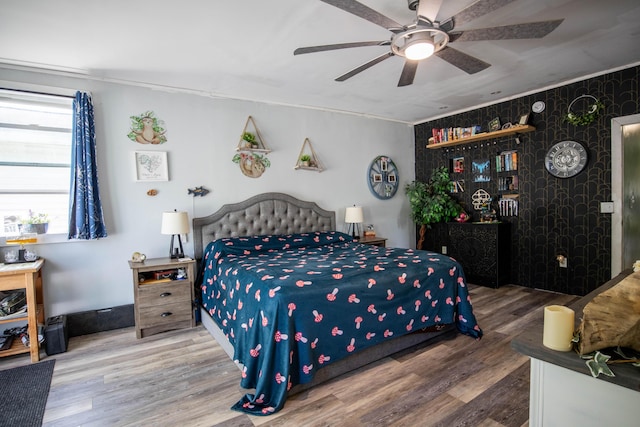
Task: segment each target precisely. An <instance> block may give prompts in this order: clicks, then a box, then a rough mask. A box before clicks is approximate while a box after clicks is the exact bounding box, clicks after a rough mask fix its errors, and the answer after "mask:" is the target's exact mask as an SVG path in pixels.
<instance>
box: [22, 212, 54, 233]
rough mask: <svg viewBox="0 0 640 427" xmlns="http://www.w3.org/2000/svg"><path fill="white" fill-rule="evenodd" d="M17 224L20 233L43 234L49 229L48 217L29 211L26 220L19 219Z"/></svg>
mask: <svg viewBox="0 0 640 427" xmlns="http://www.w3.org/2000/svg"><path fill="white" fill-rule="evenodd" d="M21 222H22V224H19V228H20V232H21V233H37V234H45V233H46V232H47V230H48V228H49V215H47V214H43V213H34V212H31V211H29V216H28V217H27V218H22V219H21Z"/></svg>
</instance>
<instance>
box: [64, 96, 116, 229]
mask: <svg viewBox="0 0 640 427" xmlns="http://www.w3.org/2000/svg"><path fill="white" fill-rule="evenodd" d="M72 138H73V139H72V146H71V188H70V191H69V239H79V240H90V239H99V238H101V237H107V229H106V227H105V224H104V215H103V213H102V203H101V202H100V192H99V190H98V168H97V162H96V136H95V124H94V116H93V104H92V103H91V96H90V95H89V94H87V93H83V92H76V96H75V99H74V101H73V128H72Z"/></svg>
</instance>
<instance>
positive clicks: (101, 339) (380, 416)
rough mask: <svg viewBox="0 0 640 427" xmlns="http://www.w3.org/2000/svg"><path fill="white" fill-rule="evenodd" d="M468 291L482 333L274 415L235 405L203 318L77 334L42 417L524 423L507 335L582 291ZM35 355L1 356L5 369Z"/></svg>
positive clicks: (230, 373) (393, 361)
mask: <svg viewBox="0 0 640 427" xmlns="http://www.w3.org/2000/svg"><path fill="white" fill-rule="evenodd" d="M470 292H471V298H472V303H473V306H474V311H475V313H476V316H477V318H478V321H479V323H480V326H481V327H482V328H483V330H484V333H485V336H484V337H483V338H482V340H480V341H476V340H474V339H472V338H470V337H467V336H462V335H456V334H451V335H449V336H447V337H445V338H443V339H440V340H439V341H438V342H436V343H432V344H431V345H419V346H417V347H414V348H412V349H409V350H405V351H403V352H400V353H396V354H394V355H393V356H391V357H388V358H386V359H383V360H381V361H378V362H375V363H373V364H370V365H368V366H366V367H364V368H361V369H359V370H357V371H354V372H351V373H348V374H345V375H343V376H341V377H339V378H337V379H334V380H331V381H329V382H326V383H324V384H321V385H319V386H317V387H315V388H313V389H311V390H308V391H306V392H303V393H300V394H298V395H296V396H292V397H290V398H289V399H288V401H287V403H286V405H285V407H284V409H283V410H282V411H280V412H278V413H276V414H274V415H271V416H268V417H254V416H248V415H246V414H242V413H239V412H235V411H231V410H230V409H229V408H230V406H231V405H232V404H233V403H235V402H236V401H237V400H238V399H239V398H240V397H241V396H242V394H243V392H242V391H241V389H240V388H239V383H240V371H239V370H238V369H237V368H236V366H235V365H234V364H233V362H231V361H230V360H229V358H228V357H227V355H226V354H225V353H224V351H223V350H222V348H221V347H220V346H219V345H218V344H217V343H216V342H215V341H214V340H213V339H212V338H211V337H210V336H209V334H208V333H207V331H206V330H205V329H204V328H202V327H201V326H199V327H197V328H194V329H189V330H180V331H173V332H168V333H164V334H160V335H155V336H151V337H148V338H144V339H142V340H137V339H136V338H135V330H134V328H127V329H120V330H116V331H109V332H103V333H98V334H92V335H86V336H81V337H74V338H71V340H70V342H69V348H68V351H67V352H66V353H63V354H58V355H54V356H49V357H48V358H55V359H56V365H55V370H54V374H53V380H52V384H51V391H50V393H49V399H48V402H47V407H46V411H45V415H44V426H47V427H50V426H80V425H82V426H229V427H231V426H234V427H242V426H368V427H369V426H447V427H450V426H483V427H499V426H504V427H520V426H527V425H528V408H529V361H528V358H526V357H524V356H522V355H520V354H518V353H516V352H514V351H513V350H511V348H510V346H509V343H510V341H511V339H512V338H513V337H514V336H515V335H517V334H518V333H520V332H521V331H522V330H524V328H527V327H530V326H531V325H532V324H533V323H534V322H542V313H543V311H542V308H543V307H544V306H546V305H550V304H563V305H566V304H570V303H571V302H572V301H574V300H575V299H576V297H573V296H568V295H561V294H555V293H549V292H543V291H537V290H532V289H528V288H522V287H518V286H511V285H509V286H504V287H501V288H499V289H491V288H485V287H481V286H473V285H472V286H470ZM541 339H542V337H541ZM42 355H43V356H44V357H47V356H46V355H45V354H44V352H42ZM28 363H29V359H28V356H16V357H11V358H6V359H0V369H5V368H8V367H11V366H17V365H23V364H28Z"/></svg>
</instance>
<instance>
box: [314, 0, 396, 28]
mask: <svg viewBox="0 0 640 427" xmlns="http://www.w3.org/2000/svg"><path fill="white" fill-rule="evenodd" d="M321 1H322V2H324V3H327V4H330V5H331V6H335V7H337V8H338V9H342V10H344V11H345V12H349V13H351V14H353V15H356V16H358V17H360V18H362V19H365V20H367V21H369V22H373V23H374V24H376V25H380V26H381V27H383V28H386V29H387V30H390V31H393V30H396V31H401V30H402V28H403V26H402V25H401V24H399V23H397V22H396V21H394V20H393V19H391V18H388V17H386V16H384V15H383V14H381V13H380V12H377V11H375V10H373V9H371V8H370V7H369V6H365V5H363V4H362V3H359V2H357V1H355V0H321Z"/></svg>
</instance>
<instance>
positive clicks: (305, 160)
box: [300, 154, 311, 168]
mask: <svg viewBox="0 0 640 427" xmlns="http://www.w3.org/2000/svg"><path fill="white" fill-rule="evenodd" d="M310 164H311V156H310V155H308V154H303V155H302V156H300V166H304V167H305V168H308V167H309V165H310Z"/></svg>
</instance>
